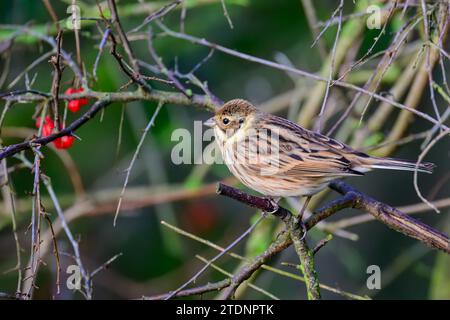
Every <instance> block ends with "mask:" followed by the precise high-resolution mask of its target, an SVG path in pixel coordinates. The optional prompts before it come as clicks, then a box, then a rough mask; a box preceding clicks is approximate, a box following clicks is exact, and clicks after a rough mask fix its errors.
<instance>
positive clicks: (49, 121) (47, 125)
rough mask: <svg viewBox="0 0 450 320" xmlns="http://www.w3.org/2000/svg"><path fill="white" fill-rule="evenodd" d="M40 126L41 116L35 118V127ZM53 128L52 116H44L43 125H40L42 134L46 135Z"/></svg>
mask: <svg viewBox="0 0 450 320" xmlns="http://www.w3.org/2000/svg"><path fill="white" fill-rule="evenodd" d="M40 126H41V118H40V117H39V118H37V119H36V127H38V128H40ZM54 128H55V124H54V123H53V120H52V118H50V117H49V116H46V117H45V119H44V125H43V127H42V136H43V137H47V136H49V135H51V134H52V132H53V129H54Z"/></svg>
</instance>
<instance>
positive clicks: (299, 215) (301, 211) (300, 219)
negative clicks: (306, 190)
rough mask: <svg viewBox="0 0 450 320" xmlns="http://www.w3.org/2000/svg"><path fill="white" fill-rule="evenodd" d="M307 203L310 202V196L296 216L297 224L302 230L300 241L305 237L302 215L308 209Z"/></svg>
mask: <svg viewBox="0 0 450 320" xmlns="http://www.w3.org/2000/svg"><path fill="white" fill-rule="evenodd" d="M309 201H311V196H307V197H306V200H305V203H304V204H303V206H302V208H301V209H300V212H299V213H298V215H297V223H298V224H299V225H300V227H301V228H302V233H303V234H302V238H301V239H300V240H303V239H304V238H305V237H306V231H307V230H306V227H305V224H304V223H303V214H304V213H305V210H306V208H307V207H308V204H309Z"/></svg>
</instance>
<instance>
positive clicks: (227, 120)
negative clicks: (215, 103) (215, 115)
mask: <svg viewBox="0 0 450 320" xmlns="http://www.w3.org/2000/svg"><path fill="white" fill-rule="evenodd" d="M222 122H223V124H229V123H230V119H228V118H223V120H222Z"/></svg>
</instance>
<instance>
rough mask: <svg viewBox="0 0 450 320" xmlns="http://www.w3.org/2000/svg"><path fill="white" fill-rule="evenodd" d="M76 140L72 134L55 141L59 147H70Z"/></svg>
mask: <svg viewBox="0 0 450 320" xmlns="http://www.w3.org/2000/svg"><path fill="white" fill-rule="evenodd" d="M74 141H75V138H74V137H72V136H63V137H61V138H58V139H56V140H55V141H53V143H54V144H55V147H56V148H57V149H69V148H70V147H71V146H72V144H73V142H74Z"/></svg>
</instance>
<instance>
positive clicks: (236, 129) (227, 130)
mask: <svg viewBox="0 0 450 320" xmlns="http://www.w3.org/2000/svg"><path fill="white" fill-rule="evenodd" d="M257 112H258V109H257V108H255V107H254V106H253V105H252V104H251V103H250V102H248V101H246V100H243V99H234V100H230V101H228V102H227V103H225V104H224V105H223V106H222V107H221V108H220V109H218V110H217V111H216V113H215V114H214V116H213V117H212V118H210V119H208V120H207V121H206V122H205V123H204V124H205V125H206V126H208V127H212V128H214V131H215V133H216V137H219V138H220V137H222V138H223V139H229V138H231V137H232V136H235V135H236V134H237V133H241V132H242V133H243V132H244V131H245V130H246V129H247V128H249V126H250V124H251V122H252V120H253V119H254V116H255V114H256V113H257Z"/></svg>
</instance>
